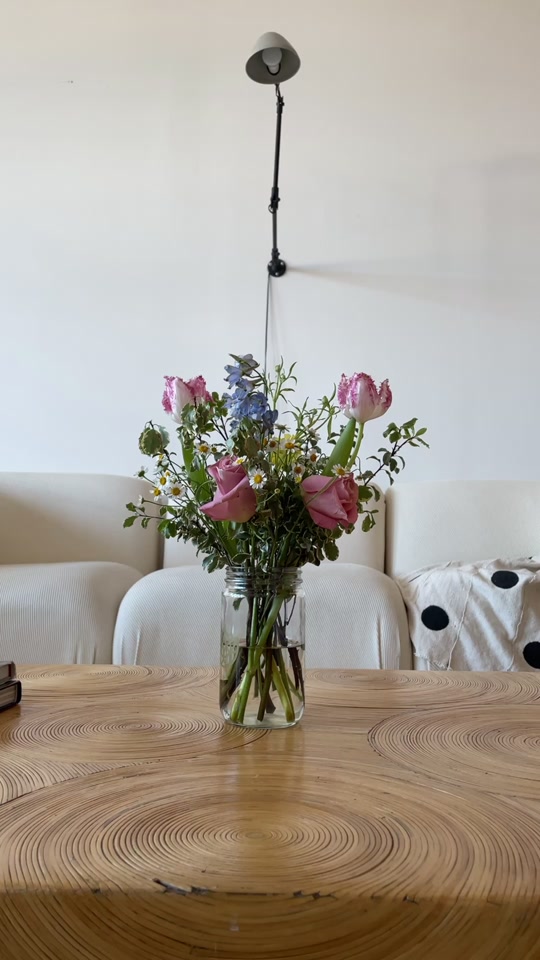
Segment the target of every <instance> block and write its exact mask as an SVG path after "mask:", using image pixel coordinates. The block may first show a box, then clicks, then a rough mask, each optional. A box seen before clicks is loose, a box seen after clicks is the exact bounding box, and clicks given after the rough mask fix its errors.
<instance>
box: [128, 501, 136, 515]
mask: <svg viewBox="0 0 540 960" xmlns="http://www.w3.org/2000/svg"><path fill="white" fill-rule="evenodd" d="M126 510H131V512H132V513H136V512H137V507H136V506H135V504H134V503H126Z"/></svg>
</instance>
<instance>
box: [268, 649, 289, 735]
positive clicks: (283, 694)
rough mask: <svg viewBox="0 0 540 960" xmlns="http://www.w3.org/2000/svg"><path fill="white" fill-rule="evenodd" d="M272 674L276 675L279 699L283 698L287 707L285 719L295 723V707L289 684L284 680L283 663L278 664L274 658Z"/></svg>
mask: <svg viewBox="0 0 540 960" xmlns="http://www.w3.org/2000/svg"><path fill="white" fill-rule="evenodd" d="M272 675H273V677H274V683H275V685H276V690H277V692H278V693H279V699H280V700H281V702H282V704H283V707H284V709H285V719H286V721H287V723H294V707H293V704H292V700H291V695H290V693H289V690H288V688H287V686H286V685H285V684H284V682H283V679H282V676H281V665H278V664H277V662H276V661H275V660H274V659H272Z"/></svg>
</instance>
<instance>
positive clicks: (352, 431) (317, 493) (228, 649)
mask: <svg viewBox="0 0 540 960" xmlns="http://www.w3.org/2000/svg"><path fill="white" fill-rule="evenodd" d="M232 359H233V361H234V363H233V364H231V365H228V366H226V367H225V370H226V373H227V376H226V382H227V388H226V390H225V391H224V393H218V392H214V393H210V392H209V391H208V389H207V386H206V383H205V380H204V379H203V378H202V377H196V378H194V379H192V380H189V381H187V382H185V381H184V380H182V379H180V378H179V377H165V392H164V394H163V407H164V409H165V411H166V412H167V413H168V414H169V415H170V417H171V418H172V420H173V421H174V422H175V423H176V424H177V428H176V435H177V439H178V448H177V449H176V450H175V449H173V448H172V445H171V441H170V438H169V434H168V432H167V431H166V430H165V428H164V427H162V426H158V425H156V424H154V423H152V422H149V423H147V424H146V426H145V428H144V430H143V432H142V434H141V436H140V440H139V446H140V449H141V451H142V453H144V454H146V455H147V456H149V457H151V458H152V459H153V460H154V467H153V469H152V470H147V469H145V468H144V467H143V468H142V469H141V470H140V471H139V474H138V476H140V477H144V478H145V479H147V480H148V481H149V483H150V484H151V486H150V489H149V493H148V496H147V497H141V498H140V499H139V502H138V503H137V504H133V503H130V504H128V510H129V511H130V516H129V517H128V518H127V519H126V520H125V523H124V526H131V525H132V524H133V523H135V522H136V521H140V522H141V523H142V526H143V527H147V526H148V524H149V523H150V522H152V521H153V520H154V519H157V522H158V529H159V530H160V531H161V533H162V534H163V535H164V536H165V537H167V538H170V537H174V538H177V539H182V540H183V541H186V542H187V541H191V542H192V543H193V544H195V546H196V547H197V551H198V553H200V554H202V556H203V561H202V563H203V566H204V567H205V568H206V570H208V571H209V572H212V571H214V570H217V569H219V568H226V571H227V573H226V586H225V591H224V595H223V605H222V646H221V707H222V711H223V714H224V717H225V719H226V720H228V721H230V722H232V723H237V724H243V725H248V724H249V725H261V726H289V725H292V724H294V723H295V722H297V720H298V719H299V718H300V716H301V715H302V711H303V706H304V607H303V592H302V590H301V578H300V573H299V571H300V568H302V567H303V566H304V565H305V564H306V563H312V564H315V565H318V564H320V563H321V561H323V560H325V559H326V560H337V558H338V555H339V548H338V541H339V539H340V537H342V536H343V535H346V534H350V533H351V532H352V530H353V529H354V527H355V525H356V523H357V522H358V521H360V522H361V526H362V530H364V531H365V532H366V533H368V532H369V530H371V528H372V527H373V525H374V524H375V519H376V514H377V503H378V501H379V498H380V492H379V489H378V487H377V486H376V484H375V480H376V478H377V477H378V476H379V475H381V474H382V475H384V474H385V475H386V477H387V478H388V480H389V481H390V483H393V481H394V478H395V476H396V475H397V474H399V473H400V471H401V470H402V468H403V466H404V460H403V456H402V450H403V448H404V447H405V446H407V445H408V446H412V447H416V446H419V445H423V446H427V444H426V442H425V440H424V438H423V436H424V434H425V432H426V430H425V428H421V429H418V428H417V421H416V419H413V420H409V421H408V422H407V423H404V424H403V425H402V426H397V425H396V424H395V423H390V424H389V425H388V426H387V428H386V429H385V431H384V434H383V437H384V439H385V440H386V441H387V445H386V446H382V447H380V448H379V450H378V453H377V454H376V455H374V456H372V457H370V458H369V459H368V461H367V463H363V462H362V460H361V459H360V452H361V445H362V440H363V437H364V425H365V423H366V422H367V421H369V420H373V419H375V418H377V417H380V416H382V415H383V414H384V413H386V411H387V410H388V408H389V407H390V404H391V402H392V394H391V391H390V387H389V384H388V381H384V383H382V384H381V386H380V387H379V389H377V387H376V385H375V383H374V381H373V380H372V378H371V377H369V376H368V375H367V374H365V373H357V374H354V375H353V376H352V377H350V378H349V377H346V376H345V375H343V376H342V378H341V381H340V383H339V386H338V388H337V390H336V389H334V391H333V392H332V393H331V395H330V396H324V397H323V398H322V399H321V400H320V401H319V402H318V403H316V404H315V405H311V404H310V403H309V401H308V400H306V401H304V402H303V403H302V404H301V405H300V406H298V405H295V404H294V402H293V395H294V390H295V385H296V378H295V374H294V365H293V366H292V367H290V368H286V367H285V365H284V364H283V362H281V363H280V364H279V365H278V366H277V367H276V368H275V370H274V371H273V372H272V374H271V375H267V374H266V373H265V372H263V371H262V370H261V368H260V366H259V364H258V363H257V362H256V361H255V360H254V359H253V357H252V356H251V354H247V355H246V356H236V355H233V357H232ZM340 417H341V418H342V421H341V424H338V418H340ZM155 503H157V504H158V510H157V512H158V513H159V516H158V517H155V516H154V515H155V513H156V507H155V506H150V504H152V505H153V504H155Z"/></svg>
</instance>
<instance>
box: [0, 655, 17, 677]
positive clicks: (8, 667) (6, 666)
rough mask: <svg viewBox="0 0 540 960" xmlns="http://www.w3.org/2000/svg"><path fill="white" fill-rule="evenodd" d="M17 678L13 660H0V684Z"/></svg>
mask: <svg viewBox="0 0 540 960" xmlns="http://www.w3.org/2000/svg"><path fill="white" fill-rule="evenodd" d="M16 676H17V669H16V667H15V664H14V663H13V660H0V683H5V681H6V680H12V679H13V678H14V677H16Z"/></svg>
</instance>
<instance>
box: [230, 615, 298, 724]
mask: <svg viewBox="0 0 540 960" xmlns="http://www.w3.org/2000/svg"><path fill="white" fill-rule="evenodd" d="M284 599H285V598H284V597H282V596H277V597H274V600H273V602H272V606H271V607H270V611H269V613H268V617H267V619H266V622H265V624H264V627H263V628H262V630H261V632H260V635H259V638H258V640H257V643H255V642H254V641H255V638H256V636H257V621H258V617H257V604H255V607H254V611H253V620H252V623H251V637H250V647H249V654H248V657H249V659H248V666H247V669H246V672H245V674H244V678H243V680H242V684H241V687H240V689H239V691H238V693H237V695H236V699H235V701H234V705H233V708H232V711H231V720H232V722H233V723H242V721H243V719H244V715H245V712H246V706H247V702H248V698H249V691H250V689H251V683H252V680H253V677H254V676H255V673H256V671H257V668H258V666H259V661H260V659H261V655H262V652H263V649H264V647H265V646H266V642H267V640H268V637H269V636H270V634H271V632H272V629H273V627H274V623H275V622H276V619H277V616H278V614H279V611H280V610H281V606H282V604H283V601H284ZM274 682H275V677H274ZM276 686H277V684H276Z"/></svg>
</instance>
